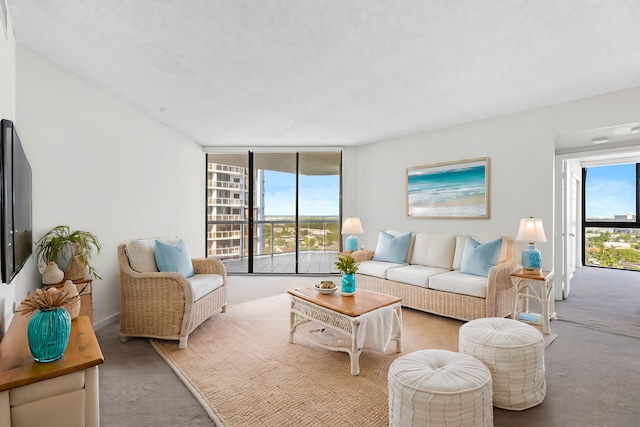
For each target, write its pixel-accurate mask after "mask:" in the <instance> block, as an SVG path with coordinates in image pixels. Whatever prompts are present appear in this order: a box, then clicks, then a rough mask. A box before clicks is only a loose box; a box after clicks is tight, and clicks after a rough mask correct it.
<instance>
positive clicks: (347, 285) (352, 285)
mask: <svg viewBox="0 0 640 427" xmlns="http://www.w3.org/2000/svg"><path fill="white" fill-rule="evenodd" d="M341 292H342V295H353V294H355V293H356V275H355V273H350V274H349V273H342V288H341Z"/></svg>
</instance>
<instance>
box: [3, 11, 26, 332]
mask: <svg viewBox="0 0 640 427" xmlns="http://www.w3.org/2000/svg"><path fill="white" fill-rule="evenodd" d="M0 2H3V3H4V4H5V5H6V2H5V0H0ZM5 9H6V10H7V13H9V8H8V7H5ZM7 22H8V28H7V32H6V35H5V31H4V30H3V28H2V24H1V23H0V119H9V120H12V121H15V116H16V59H15V56H16V55H15V51H16V43H15V40H14V37H13V29H12V27H11V17H10V16H9V17H7ZM20 281H21V277H17V278H16V279H14V280H13V281H12V282H11V283H10V284H8V285H7V284H4V283H0V338H2V336H3V335H4V331H5V330H6V329H7V326H8V325H9V322H10V321H11V318H12V317H13V301H14V299H15V297H14V295H15V292H16V287H17V286H20Z"/></svg>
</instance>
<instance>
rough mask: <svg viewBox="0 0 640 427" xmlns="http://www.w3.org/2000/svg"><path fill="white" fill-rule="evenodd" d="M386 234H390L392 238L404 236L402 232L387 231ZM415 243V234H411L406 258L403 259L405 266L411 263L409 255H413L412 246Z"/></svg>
mask: <svg viewBox="0 0 640 427" xmlns="http://www.w3.org/2000/svg"><path fill="white" fill-rule="evenodd" d="M387 233H389V234H391V235H392V236H399V235H401V234H404V232H402V231H393V230H387ZM415 242H416V233H411V241H410V242H409V249H407V257H406V258H405V262H406V263H407V264H409V263H410V262H411V255H413V245H414V243H415Z"/></svg>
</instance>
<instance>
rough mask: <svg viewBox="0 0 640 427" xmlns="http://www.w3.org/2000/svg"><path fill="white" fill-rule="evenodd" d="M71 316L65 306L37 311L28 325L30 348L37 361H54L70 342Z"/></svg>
mask: <svg viewBox="0 0 640 427" xmlns="http://www.w3.org/2000/svg"><path fill="white" fill-rule="evenodd" d="M70 332H71V316H69V313H68V312H67V310H65V309H64V308H54V309H51V310H41V311H38V312H36V313H35V314H34V315H33V317H32V318H31V320H29V326H28V327H27V337H28V340H29V350H31V354H32V355H33V358H34V359H35V360H36V361H37V362H53V361H54V360H58V359H60V358H61V357H62V355H63V354H64V351H65V350H66V348H67V344H68V343H69V333H70Z"/></svg>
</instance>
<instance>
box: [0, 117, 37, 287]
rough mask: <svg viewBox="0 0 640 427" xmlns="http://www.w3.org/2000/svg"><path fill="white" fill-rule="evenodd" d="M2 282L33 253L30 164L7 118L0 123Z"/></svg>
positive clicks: (0, 247) (9, 277)
mask: <svg viewBox="0 0 640 427" xmlns="http://www.w3.org/2000/svg"><path fill="white" fill-rule="evenodd" d="M0 127H1V132H2V133H1V135H0V143H1V149H0V175H1V177H0V178H1V179H0V182H1V185H2V189H1V191H0V215H1V216H2V230H1V234H2V235H1V237H2V240H1V244H0V249H1V251H2V254H1V256H2V282H3V283H7V284H8V283H10V282H11V280H13V278H14V277H15V276H16V274H18V272H19V271H20V270H21V269H22V267H24V265H25V263H26V262H27V260H28V259H29V257H30V256H31V254H32V252H33V239H32V234H33V233H32V208H31V206H32V176H31V165H30V164H29V160H28V159H27V156H26V154H25V152H24V149H23V148H22V144H21V143H20V138H19V137H18V132H17V131H16V127H15V125H14V124H13V122H12V121H11V120H6V119H3V120H2V121H1V122H0Z"/></svg>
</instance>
